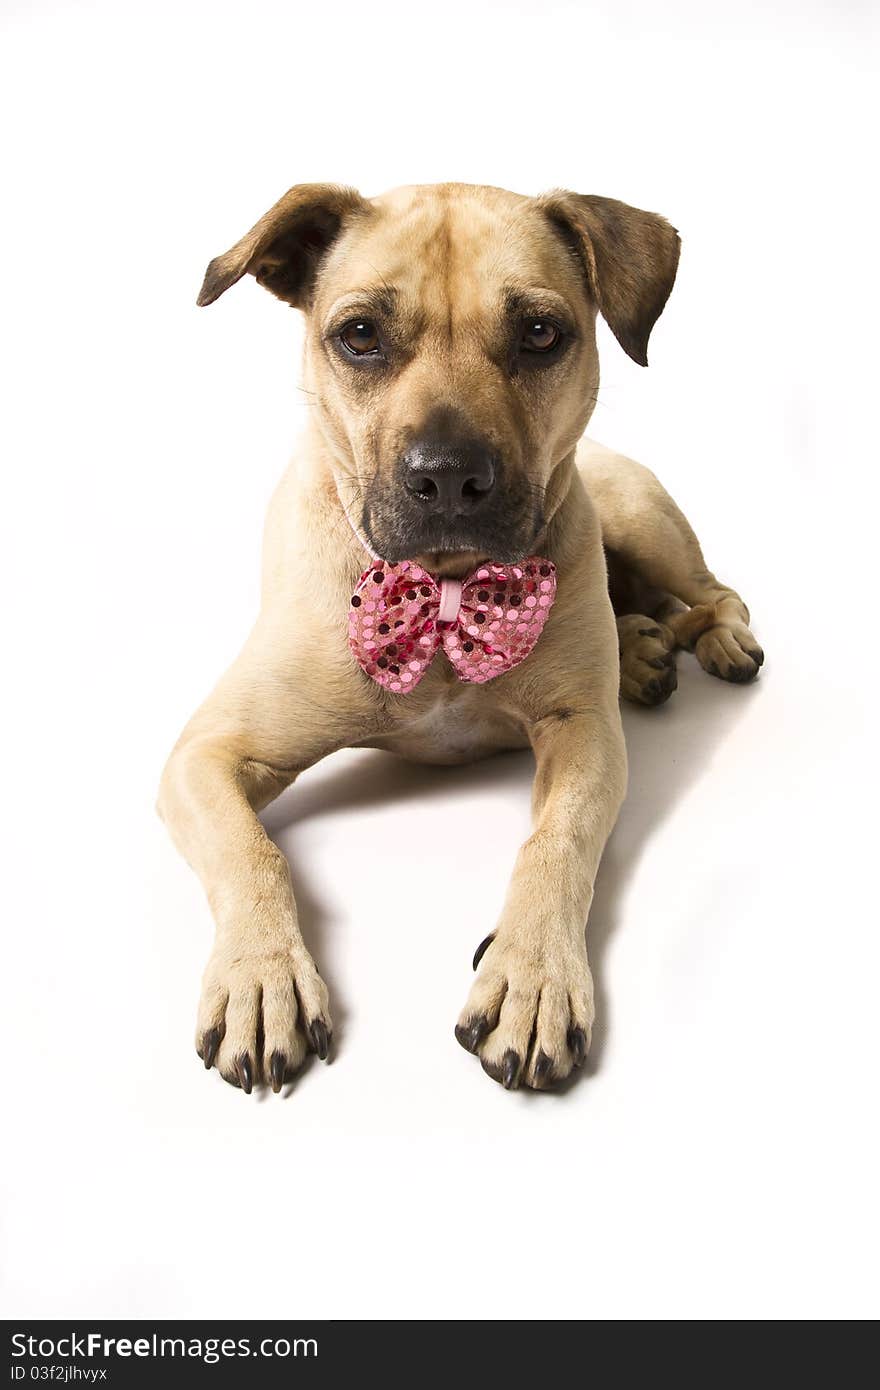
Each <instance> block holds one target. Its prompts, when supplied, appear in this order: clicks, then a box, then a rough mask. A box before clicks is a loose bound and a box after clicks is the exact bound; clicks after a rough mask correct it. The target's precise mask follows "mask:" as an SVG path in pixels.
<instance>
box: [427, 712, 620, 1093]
mask: <svg viewBox="0 0 880 1390" xmlns="http://www.w3.org/2000/svg"><path fill="white" fill-rule="evenodd" d="M530 739H531V743H532V747H533V749H534V752H535V758H536V762H537V772H536V777H535V786H534V807H533V809H534V827H535V828H534V832H533V834H532V835H531V836H530V838H529V839H528V840H527V841H526V843H525V844H524V845H523V846H522V848H521V850H520V852H519V856H518V858H517V863H516V868H515V870H514V874H513V878H512V881H511V884H510V889H509V891H508V895H507V900H506V902H505V905H504V909H503V912H502V914H501V920H500V922H499V924H498V927H497V929H496V931H495V932H494V933H493V935H492V936H491V937H490V938H489V939H488V945H486V947H485V950H484V951H483V953H482V964H481V965H480V971H479V974H478V975H477V978H476V981H475V982H474V986H473V988H472V990H471V993H470V997H469V999H468V1002H467V1004H466V1006H465V1008H464V1010H463V1011H462V1014H461V1017H460V1019H459V1023H458V1026H457V1028H456V1030H455V1031H456V1037H457V1038H458V1040H459V1042H460V1043H461V1044H462V1046H463V1047H466V1048H467V1049H468V1051H469V1052H474V1053H476V1054H477V1055H478V1056H479V1058H480V1061H481V1062H482V1064H483V1068H484V1070H485V1071H486V1072H488V1074H489V1075H490V1076H491V1077H492V1078H493V1079H494V1080H495V1081H500V1082H501V1083H502V1085H503V1086H505V1087H506V1088H507V1089H508V1090H510V1089H513V1088H515V1087H516V1086H518V1085H519V1084H520V1083H521V1082H522V1083H525V1084H526V1085H528V1086H534V1087H543V1086H547V1085H549V1084H552V1082H554V1081H559V1080H561V1079H562V1078H563V1077H565V1076H567V1075H568V1073H569V1072H570V1071H571V1069H572V1067H574V1066H577V1065H579V1064H580V1063H581V1062H582V1061H583V1059H584V1057H585V1056H586V1053H587V1049H588V1048H589V1045H590V1030H591V1027H592V1023H593V981H592V977H591V975H590V967H589V965H588V963H587V951H586V941H585V926H586V920H587V914H588V912H589V909H590V903H591V901H592V897H593V882H594V880H595V877H596V870H597V869H598V866H599V860H600V858H601V856H602V851H603V849H604V847H605V841H606V840H607V838H608V835H609V834H610V832H611V828H612V826H613V824H614V821H615V819H616V817H617V812H618V810H619V808H620V803H621V801H622V800H623V795H624V791H625V786H626V751H625V747H624V742H623V732H622V729H621V724H620V714H619V711H618V708H617V703H616V700H613V701H609V700H603V702H602V704H601V705H600V706H599V707H596V706H594V705H592V702H591V701H589V700H585V701H584V702H583V705H582V707H581V708H580V709H579V708H577V706H576V705H574V704H567V705H564V706H560V707H558V708H556V709H555V710H554V711H553V712H551V713H549V714H547V715H546V716H545V717H544V718H542V719H540V720H539V721H538V722H537V723H535V724H534V725H532V726H531V728H530ZM479 955H480V953H479V952H478V958H479Z"/></svg>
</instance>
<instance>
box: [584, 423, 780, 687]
mask: <svg viewBox="0 0 880 1390" xmlns="http://www.w3.org/2000/svg"><path fill="white" fill-rule="evenodd" d="M578 461H579V465H580V468H581V473H582V475H583V478H584V482H585V485H586V487H587V490H588V492H589V494H590V496H591V498H592V500H593V503H594V505H595V507H596V509H597V511H598V514H599V519H600V522H601V526H602V539H603V542H604V544H605V547H606V551H607V552H608V554H609V570H610V578H611V580H612V589H613V588H614V572H615V569H617V570H618V571H619V573H620V574H621V575H623V576H628V579H629V581H630V583H631V585H632V586H634V588H635V589H636V590H638V592H639V594H640V599H639V606H638V608H637V610H635V609H634V608H633V607H632V606H628V603H627V599H626V597H624V598H623V599H621V597H620V596H618V598H617V602H616V605H615V611H616V612H617V613H618V618H619V620H620V621H619V622H618V632H619V634H620V636H621V692H622V693H623V694H624V695H627V696H628V697H629V698H635V699H641V701H642V703H651V701H650V700H645V699H644V698H643V696H642V695H640V694H636V693H633V692H632V691H631V690H630V689H629V688H628V687H627V686H626V685H625V674H627V673H625V671H624V668H625V667H626V668H627V672H628V674H629V675H630V676H633V675H634V676H635V677H636V678H638V677H639V676H642V675H644V671H642V669H641V667H640V666H639V665H638V664H637V663H639V662H641V661H642V659H643V656H644V653H643V652H642V651H641V650H640V648H639V647H638V646H637V644H638V643H642V644H644V643H645V642H646V640H647V639H646V635H645V633H644V631H643V629H645V628H653V627H657V628H659V629H660V632H659V634H656V633H651V634H650V636H651V639H652V640H653V641H654V642H655V643H659V648H660V649H658V650H657V651H656V652H653V658H654V659H655V660H657V661H660V660H662V657H663V655H664V653H667V652H670V651H671V650H672V649H673V648H674V647H675V646H680V647H685V648H687V649H692V650H694V651H695V652H696V655H697V659H698V660H699V662H700V665H701V666H702V667H703V669H704V670H706V671H708V672H709V673H710V674H711V675H713V676H719V677H720V678H721V679H722V680H728V681H736V682H740V683H742V682H745V681H750V680H753V679H754V677H755V676H756V675H757V674H758V670H759V669H760V667H761V664H762V662H763V660H764V653H763V652H762V650H761V648H760V646H759V645H758V642H757V640H756V638H755V637H754V636H753V634H752V632H751V631H750V629H749V610H748V609H747V607H746V605H745V604H744V603H743V600H742V599H741V598H740V596H739V594H738V593H736V591H735V590H734V589H731V588H730V587H729V586H728V585H726V584H723V583H722V582H721V581H720V580H718V579H716V577H715V575H714V574H713V573H712V572H711V570H709V569H708V568H707V566H706V562H705V560H704V559H703V552H702V550H701V549H700V544H699V541H698V540H697V538H696V536H695V535H694V532H693V530H692V528H691V526H690V525H689V523H688V521H687V519H686V517H685V516H684V515H683V513H682V512H681V511H680V510H679V508H678V507H677V506H676V504H675V503H674V502H673V500H672V498H671V497H670V496H669V494H668V492H666V490H665V489H664V488H663V487H662V486H661V484H660V483H659V482H658V480H657V479H656V478H655V477H654V474H653V473H651V472H650V471H649V470H648V469H647V468H643V467H642V465H641V464H638V463H635V462H633V460H632V459H628V458H624V457H622V456H621V455H620V454H614V453H612V452H611V451H610V450H608V449H604V448H602V447H601V446H600V445H596V444H593V443H592V442H588V443H585V444H584V446H583V447H582V450H581V453H580V456H579V460H578ZM625 587H626V586H625V585H624V588H625ZM635 601H636V600H635V599H631V600H630V604H632V603H635ZM622 609H623V611H622ZM630 617H635V618H637V619H638V621H637V622H636V623H630V622H628V621H627V620H628V619H629V618H630ZM646 618H650V619H653V621H652V622H648V623H646V622H645V621H643V620H644V619H646ZM621 622H622V623H623V627H621ZM670 636H671V637H672V639H673V640H672V644H671V645H670V641H669V638H670ZM629 668H634V669H629ZM659 672H660V667H657V668H656V672H655V678H657V677H659ZM643 686H644V682H642V685H641V686H640V687H639V689H642V688H643ZM671 689H674V686H672V687H671V688H670V690H668V691H667V692H666V693H667V694H669V693H671ZM660 698H665V695H663V694H662V693H661V695H660ZM653 702H654V703H657V701H656V700H655V701H653Z"/></svg>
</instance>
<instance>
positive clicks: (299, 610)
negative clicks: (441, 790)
mask: <svg viewBox="0 0 880 1390" xmlns="http://www.w3.org/2000/svg"><path fill="white" fill-rule="evenodd" d="M678 253H679V239H678V236H677V234H676V232H675V231H674V230H673V228H672V227H670V226H669V224H668V223H667V222H665V221H664V220H663V219H662V218H661V217H657V216H655V215H653V214H651V213H646V212H640V211H638V210H636V209H635V208H630V207H627V206H626V205H625V204H623V203H618V202H614V201H611V200H609V199H606V198H594V197H584V196H579V195H576V194H571V193H564V192H560V193H554V194H551V195H548V196H546V197H543V198H539V199H532V198H526V197H520V196H518V195H516V194H513V193H507V192H504V191H502V190H500V189H495V188H481V187H470V186H466V185H461V184H444V185H438V186H436V187H422V188H404V189H399V190H397V191H396V192H393V193H390V194H387V195H386V196H384V197H381V198H374V199H364V198H362V197H360V196H359V195H358V194H357V193H355V192H353V191H352V190H350V189H345V188H338V187H333V186H329V185H301V186H298V187H295V188H292V189H291V190H290V191H289V192H288V193H286V194H285V196H284V197H283V198H282V199H281V200H280V202H278V203H277V204H276V205H275V206H274V207H273V208H272V209H271V210H270V211H269V212H268V213H267V214H266V215H265V217H263V218H261V220H260V221H259V222H258V223H257V224H256V226H255V227H254V228H253V230H252V231H250V232H249V233H248V234H247V236H245V237H243V238H242V240H241V241H239V242H238V243H237V244H236V245H235V246H234V247H233V248H232V249H231V250H230V251H228V252H226V254H225V255H223V256H220V257H218V259H216V260H214V261H212V262H211V264H210V266H209V267H208V271H207V274H206V276H205V282H204V285H203V287H202V292H201V294H200V296H199V303H200V304H210V303H212V302H213V301H214V300H215V299H217V298H218V296H219V295H221V294H222V293H223V292H224V291H225V290H227V289H228V288H229V287H230V286H231V285H233V284H234V283H235V282H236V281H237V280H239V279H240V278H241V277H242V276H243V275H244V274H245V273H247V272H249V273H250V274H252V275H254V276H255V277H256V278H257V280H258V281H259V282H260V283H261V284H263V285H265V286H266V287H267V288H268V289H270V290H271V291H272V292H273V293H274V294H276V295H277V296H278V297H279V298H281V299H283V300H286V301H287V303H289V304H293V305H296V306H297V307H298V308H300V309H303V310H304V311H305V314H306V333H307V336H306V347H305V385H306V388H307V390H308V391H309V392H310V393H311V395H310V400H311V402H312V405H313V412H312V421H311V425H310V428H309V430H308V432H307V435H306V437H305V439H304V440H303V441H302V444H301V446H300V448H299V450H298V453H297V456H296V458H295V460H294V462H293V463H292V465H291V467H290V468H289V470H288V472H287V473H286V475H285V477H284V478H283V480H282V482H281V484H280V486H279V488H278V490H277V492H276V494H275V497H274V499H273V501H272V504H271V507H270V511H269V516H268V521H267V528H266V538H265V554H264V579H263V602H262V609H261V613H260V616H259V619H258V622H257V624H256V627H255V628H254V630H253V632H252V633H251V635H250V637H249V638H248V641H247V643H246V644H245V647H244V650H243V651H242V653H241V655H240V656H239V657H238V659H237V661H236V662H235V664H234V665H233V666H232V668H231V670H229V671H228V672H227V673H226V675H225V676H224V677H223V679H222V680H221V681H220V683H219V685H218V686H217V688H216V689H215V691H214V692H213V694H212V695H211V696H210V698H209V699H208V700H207V701H206V702H205V704H204V705H203V706H202V708H201V709H200V710H199V711H198V712H197V713H196V714H195V715H194V717H193V718H192V720H191V721H190V723H189V724H188V725H187V727H186V729H185V730H184V733H183V735H182V736H181V738H180V740H179V742H178V744H177V746H176V747H175V749H174V751H173V753H172V755H171V758H170V759H169V762H168V765H167V767H166V769H165V773H164V776H163V780H162V786H161V791H160V799H159V809H160V813H161V815H162V816H163V818H164V819H165V821H166V823H167V825H168V827H169V830H170V832H171V834H172V836H173V838H174V841H175V843H176V844H177V846H178V848H179V849H180V851H181V852H182V853H183V854H184V855H185V857H186V858H187V860H188V861H189V862H190V864H191V865H192V866H193V867H194V869H195V870H196V872H197V873H198V875H199V877H200V878H201V881H202V883H203V885H204V887H205V891H206V893H207V895H208V899H209V901H210V904H211V908H212V910H213V913H214V917H215V920H216V924H217V936H216V944H215V947H214V951H213V954H212V955H211V958H210V960H209V962H208V966H207V969H206V971H205V977H204V983H203V988H202V997H201V1005H200V1008H199V1018H198V1033H197V1047H198V1050H199V1054H200V1056H202V1058H203V1060H204V1063H205V1066H206V1067H210V1066H212V1065H213V1064H214V1063H215V1062H216V1064H217V1066H218V1068H219V1070H220V1072H221V1073H222V1075H223V1076H224V1077H225V1078H226V1080H227V1081H230V1082H232V1083H233V1084H235V1085H240V1086H241V1087H242V1088H243V1089H244V1090H245V1091H250V1090H251V1088H252V1085H253V1084H254V1082H255V1081H258V1080H259V1079H261V1078H262V1079H264V1080H265V1081H267V1082H270V1083H271V1085H272V1086H273V1089H275V1090H276V1091H277V1090H279V1089H280V1088H281V1084H282V1081H283V1080H284V1079H285V1077H287V1076H289V1075H290V1074H292V1073H293V1072H294V1071H295V1070H296V1069H297V1068H298V1067H299V1066H300V1064H301V1063H302V1061H303V1059H304V1058H305V1056H306V1053H307V1052H308V1051H309V1050H314V1051H315V1052H317V1053H318V1055H319V1056H320V1057H325V1056H326V1055H327V1050H328V1046H329V1041H330V1037H331V1030H332V1025H331V1020H330V1010H329V1000H328V995H327V989H326V987H325V985H324V982H323V981H322V979H321V976H320V975H319V974H318V971H317V969H316V967H315V964H314V961H313V960H312V958H311V956H310V955H309V952H308V951H307V949H306V947H305V944H304V942H303V939H302V936H301V934H300V930H299V926H298V923H297V912H296V905H295V902H294V895H293V890H292V887H291V881H290V873H289V870H288V866H287V862H286V860H285V858H284V856H283V854H282V853H281V852H280V850H279V849H277V848H276V846H275V845H274V844H273V843H272V842H271V840H270V839H269V838H268V836H267V835H266V833H265V831H264V829H263V827H262V825H261V824H260V822H259V820H258V819H257V812H258V811H259V810H260V809H261V808H262V807H264V806H266V805H267V803H268V802H270V801H271V800H272V799H273V797H275V796H277V795H278V794H279V792H281V791H282V790H283V788H285V787H287V786H288V785H289V784H290V783H291V782H292V781H293V780H294V778H295V777H296V776H297V774H298V773H299V772H301V771H302V770H303V769H304V768H307V767H309V766H310V765H311V764H313V763H315V762H316V761H317V760H318V759H319V758H322V757H324V756H325V755H326V754H328V753H331V752H333V751H334V750H335V749H338V748H343V747H350V746H357V747H374V748H384V749H390V750H391V751H393V752H395V753H399V754H402V755H403V756H405V757H407V758H412V759H417V760H421V761H427V762H442V763H450V762H460V761H465V760H469V759H473V758H478V757H482V756H484V755H486V754H488V753H492V752H495V751H497V750H500V749H504V748H520V747H524V746H526V745H531V747H532V748H533V749H534V753H535V758H536V762H537V774H536V778H535V787H534V833H533V834H532V835H531V837H530V838H529V839H528V840H527V841H526V843H525V844H524V845H523V846H522V848H521V850H520V852H519V856H518V859H517V863H516V867H515V870H514V874H513V879H512V882H511V884H510V889H509V892H508V895H507V899H506V902H505V904H504V908H503V911H502V913H501V918H500V920H499V922H498V924H497V926H496V928H495V930H494V932H493V933H492V935H491V937H490V938H489V939H488V944H487V943H484V946H483V947H482V948H481V952H478V955H480V954H481V953H482V961H481V964H480V968H479V973H478V975H477V977H476V981H475V983H474V986H473V988H472V990H471V993H470V997H469V999H468V1001H467V1003H466V1005H465V1007H464V1009H463V1010H462V1013H461V1016H460V1019H459V1023H458V1027H457V1028H456V1035H457V1037H458V1039H459V1041H460V1042H461V1043H462V1044H463V1045H464V1046H465V1047H466V1048H468V1050H469V1051H471V1052H473V1053H476V1054H477V1055H478V1056H479V1058H480V1060H481V1062H482V1064H483V1067H484V1069H485V1070H486V1071H487V1072H488V1074H489V1075H490V1076H491V1077H493V1078H494V1079H495V1080H498V1081H501V1082H502V1083H503V1084H504V1086H506V1087H508V1088H511V1087H515V1086H516V1085H518V1084H519V1083H524V1084H526V1085H529V1086H546V1085H548V1084H550V1083H552V1082H554V1081H558V1080H561V1079H562V1078H563V1077H565V1076H566V1075H568V1073H569V1072H570V1071H571V1069H572V1068H573V1067H574V1066H576V1065H578V1064H579V1063H580V1062H582V1060H583V1058H584V1056H585V1054H586V1051H587V1049H588V1047H589V1043H590V1030H591V1025H592V1022H593V986H592V980H591V977H590V969H589V966H588V964H587V953H586V948H585V923H586V919H587V914H588V912H589V909H590V902H591V899H592V896H593V882H594V879H595V877H596V870H597V868H598V865H599V860H600V858H601V855H602V851H603V848H604V845H605V842H606V840H607V838H608V835H609V833H610V831H611V828H612V826H613V824H614V821H615V818H616V816H617V813H618V809H619V807H620V804H621V801H622V799H623V795H624V789H625V783H626V754H625V749H624V742H623V734H622V731H621V722H620V713H619V708H618V692H619V690H620V692H622V694H623V695H624V696H626V697H628V698H630V699H634V700H638V701H641V702H642V703H644V704H656V703H659V702H660V701H661V700H663V699H665V698H666V697H667V696H668V695H669V694H671V692H672V690H673V689H674V688H675V664H674V651H675V648H676V646H679V645H688V646H690V645H694V644H695V650H696V654H697V657H698V658H699V660H700V662H701V663H702V665H703V666H704V667H705V669H706V670H708V671H710V672H712V674H714V675H717V676H720V677H722V678H723V679H726V680H734V681H746V680H750V679H752V677H754V676H755V675H756V674H757V671H758V667H759V665H760V663H761V661H762V659H763V658H762V655H761V652H760V648H759V647H758V644H757V642H756V641H755V639H754V637H753V636H752V634H751V632H750V631H749V629H748V626H747V624H748V621H749V615H748V612H747V610H746V607H745V605H744V604H743V602H742V600H741V599H740V598H739V597H738V596H737V595H736V594H735V593H734V592H733V591H732V590H731V589H728V588H726V587H725V586H724V585H722V584H720V583H719V582H718V581H717V580H716V579H715V578H714V576H713V575H712V574H711V573H710V572H709V571H708V570H707V569H706V566H705V562H704V560H703V557H702V554H701V552H700V547H699V545H698V543H697V540H696V537H695V536H694V534H693V532H692V530H691V528H690V527H689V525H688V523H687V521H686V520H685V518H684V517H683V516H682V515H681V513H680V512H679V510H678V508H677V507H676V506H675V504H674V503H673V502H672V500H671V499H670V497H669V496H668V495H667V494H666V493H665V492H664V490H663V489H662V487H661V486H660V484H659V483H658V482H657V480H656V479H655V478H654V476H653V475H652V474H651V473H649V472H648V471H647V470H646V469H644V468H641V467H640V466H639V465H638V464H636V463H633V462H631V461H630V460H628V459H624V458H621V457H619V456H617V455H614V454H612V453H610V452H609V451H608V450H606V449H603V448H602V447H601V446H599V445H596V444H592V443H589V442H587V441H583V442H581V443H580V445H579V444H578V441H579V440H580V439H581V435H582V434H583V431H584V429H585V427H586V425H587V422H588V420H589V419H590V415H591V413H592V409H593V405H594V402H595V399H596V392H597V389H598V383H599V367H598V361H597V354H596V342H595V320H596V313H597V311H598V312H600V313H601V314H602V315H603V316H604V317H605V319H606V321H607V322H608V324H609V326H610V327H611V329H612V331H613V332H614V334H615V336H616V338H617V339H618V341H619V343H620V344H621V346H622V347H623V348H624V349H625V351H626V352H627V353H629V355H630V356H631V357H632V358H634V359H635V361H637V362H640V363H642V364H643V365H644V364H646V361H647V358H646V350H647V343H648V336H649V334H650V332H651V329H652V328H653V326H654V323H655V321H656V319H657V318H658V316H659V314H660V313H661V311H662V309H663V306H664V304H665V303H666V299H667V297H668V295H669V292H670V290H671V289H672V284H673V281H674V278H675V272H676V267H677V263H678ZM361 538H363V542H362V539H361ZM367 544H369V546H370V547H371V548H372V550H373V551H374V552H376V553H378V554H379V555H382V556H383V557H385V558H386V559H388V560H389V561H397V560H401V559H404V558H406V559H411V560H412V559H415V560H418V562H419V563H421V564H422V565H423V566H424V567H425V569H427V570H429V571H430V572H432V573H433V574H435V575H437V576H440V577H450V578H455V577H461V576H463V575H465V574H467V573H468V572H470V571H471V570H472V569H473V568H474V566H475V565H476V564H478V563H479V562H480V561H483V560H485V559H492V560H495V561H497V562H514V561H516V560H517V559H520V558H522V557H523V556H525V555H528V554H530V553H534V554H540V555H541V556H544V557H547V558H549V559H550V560H552V561H553V562H554V563H555V565H556V567H557V572H558V593H557V599H556V603H555V606H554V607H553V609H552V611H551V614H550V618H549V621H548V622H547V625H546V627H545V629H544V632H543V634H542V636H541V638H540V640H539V642H538V644H537V646H536V647H535V649H534V651H533V652H532V653H531V655H530V656H528V657H527V659H526V660H525V661H523V662H522V664H521V665H519V666H517V667H516V668H515V669H513V670H510V671H508V672H507V673H506V674H504V675H502V676H500V677H498V678H497V679H495V680H492V681H489V682H488V683H486V684H482V685H476V684H470V683H466V682H463V681H460V680H459V679H458V678H457V677H456V674H455V672H454V670H453V668H452V666H451V665H450V664H449V662H448V661H446V660H445V658H444V657H443V656H442V654H438V656H437V657H436V658H435V660H434V662H433V664H432V665H431V667H430V668H429V669H428V671H427V672H426V674H425V676H424V678H423V679H422V680H421V682H420V684H419V685H418V687H417V688H416V689H414V690H413V691H412V692H411V693H409V694H406V695H394V694H391V693H390V692H388V691H386V690H383V689H382V688H381V687H380V686H379V685H377V684H376V683H375V682H374V681H372V680H370V679H369V678H368V676H367V675H365V674H364V672H363V671H362V670H361V669H360V668H359V667H358V665H357V664H356V662H355V660H354V658H353V656H352V654H351V652H350V651H349V648H348V644H347V619H348V610H349V602H350V596H351V594H352V592H353V590H354V587H355V585H356V583H357V581H358V579H359V576H360V575H361V573H362V571H363V570H364V569H365V568H366V566H367V565H368V563H369V561H368V553H367V549H366V545H367ZM606 553H607V567H606ZM609 574H610V580H611V597H609ZM612 598H613V599H614V603H615V608H616V611H617V613H618V617H617V622H616V626H615V611H614V608H613V607H612V601H611V599H612Z"/></svg>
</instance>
